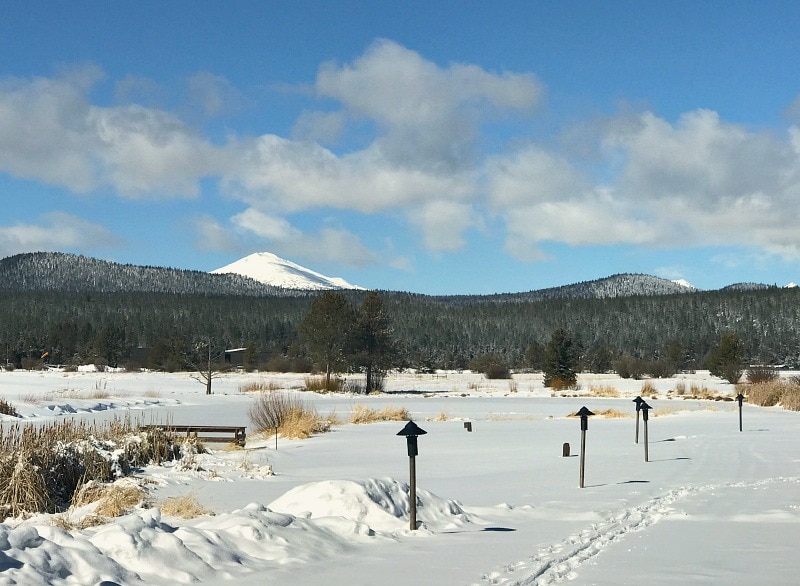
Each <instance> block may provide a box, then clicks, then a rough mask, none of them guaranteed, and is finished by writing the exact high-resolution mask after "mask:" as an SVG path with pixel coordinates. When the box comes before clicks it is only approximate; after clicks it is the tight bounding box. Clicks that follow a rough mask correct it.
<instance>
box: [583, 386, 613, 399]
mask: <svg viewBox="0 0 800 586" xmlns="http://www.w3.org/2000/svg"><path fill="white" fill-rule="evenodd" d="M589 395H590V396H591V397H609V398H616V397H619V391H618V390H617V388H616V387H614V386H612V385H589Z"/></svg>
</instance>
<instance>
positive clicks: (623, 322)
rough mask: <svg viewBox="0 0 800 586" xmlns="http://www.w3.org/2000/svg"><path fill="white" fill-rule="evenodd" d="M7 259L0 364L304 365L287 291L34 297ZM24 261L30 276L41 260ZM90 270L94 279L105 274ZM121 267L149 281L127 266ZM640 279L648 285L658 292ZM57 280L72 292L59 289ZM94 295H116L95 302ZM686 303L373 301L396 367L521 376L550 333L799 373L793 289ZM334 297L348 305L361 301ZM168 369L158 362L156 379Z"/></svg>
mask: <svg viewBox="0 0 800 586" xmlns="http://www.w3.org/2000/svg"><path fill="white" fill-rule="evenodd" d="M66 256H67V257H68V258H67V260H69V257H71V255H66ZM48 257H49V255H43V256H42V258H48ZM50 258H51V257H50ZM74 258H75V257H73V260H74ZM77 258H78V259H83V257H77ZM10 259H11V260H14V261H15V262H8V261H9V260H10ZM10 259H3V260H2V261H0V282H2V285H0V352H3V351H5V352H6V356H7V357H8V359H9V360H10V361H11V362H12V363H14V362H16V363H17V364H19V363H20V362H21V360H22V359H23V358H24V357H40V356H42V355H43V354H45V353H48V360H49V361H51V362H53V363H59V364H67V363H76V362H77V363H80V362H82V361H88V360H93V359H97V358H98V357H100V358H102V359H105V360H106V361H107V362H108V363H109V364H124V363H125V362H126V361H127V360H128V359H129V358H130V356H131V354H132V352H133V350H134V349H135V348H138V347H147V348H150V349H151V350H152V352H151V355H153V356H157V357H161V358H163V357H166V356H172V359H171V363H173V364H174V363H177V362H179V356H180V355H182V354H185V353H186V352H188V351H189V350H190V349H191V348H192V346H193V345H195V344H196V343H197V342H198V340H202V339H205V340H212V343H213V344H214V345H215V346H217V347H218V348H236V347H248V348H251V349H252V350H253V353H254V354H255V353H257V354H258V355H259V356H260V357H261V358H260V360H261V361H262V362H264V361H265V360H268V359H270V358H275V357H285V356H293V355H297V354H302V348H300V347H299V346H298V344H297V341H298V327H299V324H300V323H301V321H302V320H303V318H304V316H305V315H306V314H307V312H308V309H309V306H310V304H311V302H312V300H313V299H314V298H315V294H312V293H304V294H303V293H297V292H294V293H292V294H287V292H285V291H277V292H273V291H270V292H269V293H261V294H258V293H256V292H255V290H254V288H249V289H248V290H247V291H246V292H242V293H241V294H238V293H237V294H234V293H230V292H227V289H225V290H224V291H225V292H223V293H215V292H214V291H215V289H212V290H210V291H209V290H206V289H204V288H203V287H202V283H205V282H206V281H205V279H206V276H209V275H207V274H206V273H198V274H197V277H198V279H197V280H194V281H193V280H192V279H191V278H188V277H187V273H194V272H193V271H188V272H187V271H177V270H175V269H157V268H152V267H150V268H148V269H149V271H150V274H151V275H153V276H155V279H156V280H157V281H160V282H161V283H162V285H161V286H163V284H164V283H173V284H174V283H183V284H182V285H180V286H176V285H170V287H173V286H174V287H175V289H176V290H175V291H164V290H156V291H152V290H148V288H147V286H144V285H143V283H145V281H146V279H144V278H140V277H138V276H137V277H136V279H138V280H135V282H136V283H137V285H136V286H134V287H130V288H129V290H126V288H127V287H126V285H125V279H124V278H121V277H120V275H119V274H114V275H94V276H93V278H92V279H88V278H86V276H85V275H84V276H83V277H81V278H84V279H86V280H84V281H83V284H82V285H81V281H80V279H79V278H77V277H76V278H74V279H69V278H64V277H63V276H60V275H59V274H58V270H57V268H56V267H55V265H52V264H51V265H45V266H47V267H48V270H49V274H50V275H51V276H52V279H51V280H50V281H49V282H48V284H47V286H42V285H43V282H44V281H43V279H44V277H42V276H41V274H42V273H36V274H32V273H31V272H30V266H29V267H28V269H27V270H26V271H22V270H20V268H19V267H20V263H19V262H18V260H19V259H17V258H16V257H10ZM62 260H63V259H62ZM89 260H92V259H89ZM25 261H26V262H27V263H29V264H30V263H34V264H35V261H36V255H34V256H33V258H26V259H25ZM80 262H83V261H80ZM97 262H99V263H102V262H103V261H97ZM112 264H113V263H112ZM92 266H93V267H94V269H95V270H99V271H102V269H103V267H104V266H106V268H107V265H102V264H100V265H92ZM116 267H125V269H124V270H125V271H128V272H131V273H133V274H136V275H141V274H144V272H142V271H138V272H137V269H136V267H130V266H129V265H116ZM114 270H117V269H116V268H115V269H114ZM165 271H166V272H170V271H175V272H176V273H178V274H179V275H178V277H180V278H175V279H172V278H171V277H169V276H168V275H167V274H166V273H165ZM37 274H38V275H39V276H36V275H37ZM190 276H191V275H190ZM223 276H224V275H213V277H223ZM624 277H625V279H624V280H625V282H626V283H628V285H626V287H628V288H627V289H626V291H628V290H633V289H631V287H633V288H634V289H635V286H634V284H635V283H636V281H637V279H636V278H634V277H636V276H631V275H625V276H624ZM640 277H642V279H641V280H642V281H643V282H646V283H650V284H651V285H652V284H654V283H658V282H659V281H663V280H659V279H657V278H655V277H648V276H646V275H643V276H640ZM14 279H18V280H16V281H15V280H14ZM37 279H38V282H37ZM59 280H61V282H63V283H68V286H66V285H65V286H64V287H59V285H58V281H59ZM248 281H250V280H249V279H248ZM602 281H603V287H604V288H608V287H613V282H614V279H613V278H610V279H608V280H606V279H603V280H602ZM220 282H223V281H220ZM224 282H226V283H229V282H230V281H224ZM98 283H101V284H108V283H113V284H114V285H113V287H110V288H109V289H103V288H102V287H99V286H98V285H97V284H98ZM198 283H199V284H198ZM34 285H35V286H34ZM581 285H582V289H583V290H584V291H590V290H591V286H590V285H591V282H589V283H585V284H581ZM104 286H105V285H104ZM215 286H216V285H215ZM648 286H649V285H648ZM226 287H227V285H226ZM567 289H568V288H565V290H567ZM682 290H683V291H685V292H682V293H668V294H658V293H650V294H624V293H620V294H616V296H612V295H610V294H607V295H605V296H602V297H599V298H598V297H591V296H590V293H583V294H581V295H578V294H575V292H574V290H572V296H570V293H566V294H565V295H564V296H563V297H556V296H554V295H550V294H548V295H544V296H536V295H535V293H536V292H535V291H532V292H529V293H522V294H514V295H511V294H506V295H496V296H474V297H473V296H453V297H435V296H426V295H419V294H413V293H404V292H390V291H384V292H381V293H380V294H381V297H382V299H383V302H384V305H385V309H386V312H387V313H388V315H389V317H390V318H391V323H392V326H393V330H394V334H395V337H396V339H397V341H398V345H399V347H400V354H399V357H398V358H397V361H398V364H397V366H412V367H426V368H463V367H466V366H467V364H468V363H469V361H470V360H471V359H472V358H474V357H476V356H479V355H481V354H485V353H488V352H492V353H496V354H499V355H501V356H502V357H503V358H504V359H505V360H506V361H507V362H508V364H509V365H511V366H512V367H518V368H519V367H524V366H526V363H525V362H526V358H525V353H526V350H527V349H528V348H529V346H530V345H531V344H532V343H533V342H538V343H545V342H546V341H547V340H548V339H549V337H550V335H551V334H552V332H553V331H555V330H556V329H558V328H563V329H564V330H566V331H568V332H570V334H571V335H572V336H573V337H574V338H575V339H576V340H577V341H578V343H579V345H580V347H581V350H582V352H583V354H584V355H585V356H591V355H592V353H594V352H597V351H598V350H599V349H605V350H606V351H610V352H612V353H614V354H627V355H630V356H634V357H639V358H643V359H647V360H652V359H657V358H659V357H660V356H662V355H663V354H664V352H665V351H666V348H667V346H668V345H669V344H675V343H678V344H679V346H680V348H681V352H682V364H683V366H684V367H688V368H692V367H699V366H700V365H702V361H703V359H704V357H705V356H706V354H707V353H708V352H709V351H710V349H711V348H712V347H713V346H714V344H716V343H717V341H718V340H719V337H720V335H721V334H722V333H724V332H733V333H736V334H737V335H738V336H739V337H740V338H741V339H742V341H743V342H744V347H745V356H746V359H747V361H749V362H751V363H755V362H759V363H769V364H785V365H787V366H791V367H800V342H798V332H800V290H798V288H778V287H766V286H744V287H730V288H726V289H722V290H719V291H705V292H703V291H691V290H686V289H685V288H684V289H682ZM548 291H550V290H548ZM342 294H343V295H344V296H345V297H346V298H347V299H348V300H349V301H350V302H351V303H353V304H354V305H357V304H358V303H359V302H360V300H361V299H362V298H363V295H364V293H363V292H358V291H347V292H342ZM166 364H167V362H166V361H165V360H162V361H161V362H159V363H157V364H156V366H165V365H166Z"/></svg>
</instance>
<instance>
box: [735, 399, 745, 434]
mask: <svg viewBox="0 0 800 586" xmlns="http://www.w3.org/2000/svg"><path fill="white" fill-rule="evenodd" d="M736 400H737V401H738V402H739V431H742V401H744V395H743V394H742V393H739V394H738V395H736Z"/></svg>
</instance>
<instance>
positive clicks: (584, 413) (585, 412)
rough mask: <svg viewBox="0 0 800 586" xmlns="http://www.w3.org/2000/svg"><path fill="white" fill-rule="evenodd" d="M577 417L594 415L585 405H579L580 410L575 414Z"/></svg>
mask: <svg viewBox="0 0 800 586" xmlns="http://www.w3.org/2000/svg"><path fill="white" fill-rule="evenodd" d="M575 415H577V416H578V417H581V418H584V417H589V416H591V415H594V413H592V412H591V411H589V410H588V409H587V408H586V407H581V408H580V410H579V411H578V412H577V413H576V414H575Z"/></svg>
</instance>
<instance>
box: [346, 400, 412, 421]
mask: <svg viewBox="0 0 800 586" xmlns="http://www.w3.org/2000/svg"><path fill="white" fill-rule="evenodd" d="M410 420H411V416H410V414H409V412H408V409H406V408H405V407H393V406H391V405H389V406H387V407H384V408H383V409H380V410H379V409H370V408H369V407H367V406H366V405H355V406H354V407H353V413H352V415H351V416H350V423H356V424H363V423H376V422H379V421H410Z"/></svg>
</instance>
